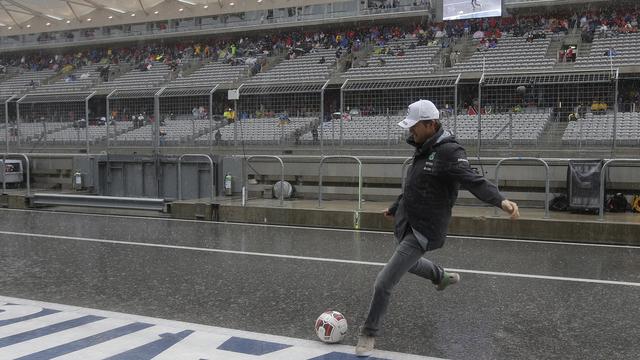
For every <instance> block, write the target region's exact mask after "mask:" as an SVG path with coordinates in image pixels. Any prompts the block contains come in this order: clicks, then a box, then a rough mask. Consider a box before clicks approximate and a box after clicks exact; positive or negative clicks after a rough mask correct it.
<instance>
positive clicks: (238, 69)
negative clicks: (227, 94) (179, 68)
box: [167, 62, 248, 87]
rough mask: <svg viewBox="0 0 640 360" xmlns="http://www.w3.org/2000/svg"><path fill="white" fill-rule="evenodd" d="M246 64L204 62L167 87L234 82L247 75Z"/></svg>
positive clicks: (207, 85) (205, 85)
mask: <svg viewBox="0 0 640 360" xmlns="http://www.w3.org/2000/svg"><path fill="white" fill-rule="evenodd" d="M247 71H248V67H247V66H246V65H236V66H234V65H231V64H225V63H221V62H211V63H208V64H205V65H204V66H202V67H201V68H199V69H198V70H196V71H194V72H193V73H191V74H190V75H187V76H185V77H179V78H177V79H176V80H174V81H171V82H170V83H169V84H168V85H167V86H168V87H212V86H213V85H215V84H220V83H235V82H237V81H238V80H240V79H242V78H243V77H246V76H247Z"/></svg>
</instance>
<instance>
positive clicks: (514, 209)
mask: <svg viewBox="0 0 640 360" xmlns="http://www.w3.org/2000/svg"><path fill="white" fill-rule="evenodd" d="M500 206H501V207H502V210H504V212H506V213H509V215H510V216H511V219H513V220H515V219H517V218H519V217H520V211H519V210H518V204H516V203H514V202H513V201H509V200H502V203H501V204H500Z"/></svg>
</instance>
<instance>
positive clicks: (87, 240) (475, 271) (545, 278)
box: [0, 231, 640, 287]
mask: <svg viewBox="0 0 640 360" xmlns="http://www.w3.org/2000/svg"><path fill="white" fill-rule="evenodd" d="M0 234H4V235H13V236H24V237H38V238H44V239H63V240H74V241H86V242H95V243H105V244H117V245H131V246H145V247H155V248H164V249H177V250H189V251H202V252H211V253H223V254H235V255H247V256H261V257H271V258H280V259H293V260H307V261H319V262H331V263H341V264H354V265H369V266H384V265H385V263H381V262H373V261H359V260H346V259H331V258H320V257H311V256H298V255H286V254H273V253H259V252H252V251H239V250H224V249H212V248H201V247H194V246H182V245H166V244H154V243H138V242H131V241H119V240H106V239H92V238H85V237H74V236H59V235H46V234H33V233H19V232H13V231H0ZM447 270H452V271H458V272H461V273H470V274H479V275H492V276H506V277H519V278H530V279H544V280H559V281H571V282H582V283H594V284H606V285H621V286H637V287H640V283H637V282H628V281H613V280H599V279H584V278H572V277H562V276H546V275H534V274H520V273H505V272H492V271H483V270H468V269H447Z"/></svg>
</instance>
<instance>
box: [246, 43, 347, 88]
mask: <svg viewBox="0 0 640 360" xmlns="http://www.w3.org/2000/svg"><path fill="white" fill-rule="evenodd" d="M296 51H297V50H295V49H292V50H291V53H300V52H299V51H298V52H296ZM335 53H336V50H335V49H323V48H319V49H318V48H316V49H312V50H310V51H309V52H308V53H306V54H304V55H300V56H296V57H295V58H290V59H288V60H284V61H282V62H281V63H279V64H277V65H276V66H274V67H273V68H272V69H270V70H269V71H267V72H261V73H258V74H257V75H256V76H254V77H252V78H251V79H249V81H247V84H248V85H257V84H263V83H274V82H276V83H287V82H296V81H300V80H301V79H304V80H305V81H310V80H326V79H327V78H328V77H329V74H330V72H331V70H330V68H331V67H332V66H333V65H334V64H335V62H336V55H335ZM322 58H324V62H322V63H321V59H322Z"/></svg>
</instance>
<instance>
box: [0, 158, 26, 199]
mask: <svg viewBox="0 0 640 360" xmlns="http://www.w3.org/2000/svg"><path fill="white" fill-rule="evenodd" d="M7 156H14V157H15V156H20V157H22V158H23V159H24V162H25V168H26V173H27V197H31V170H30V168H31V165H30V163H29V157H28V156H27V155H26V154H21V153H3V154H2V169H1V170H2V192H3V194H6V192H7V173H6V164H7Z"/></svg>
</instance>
